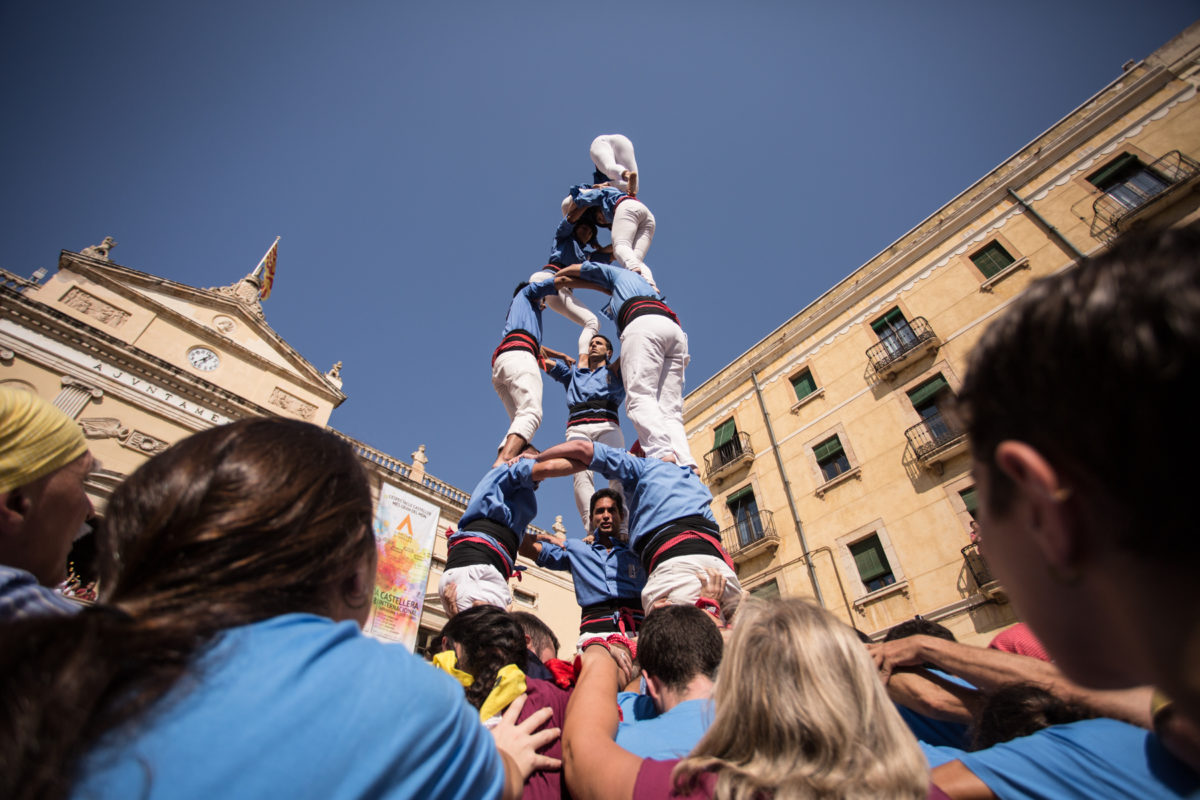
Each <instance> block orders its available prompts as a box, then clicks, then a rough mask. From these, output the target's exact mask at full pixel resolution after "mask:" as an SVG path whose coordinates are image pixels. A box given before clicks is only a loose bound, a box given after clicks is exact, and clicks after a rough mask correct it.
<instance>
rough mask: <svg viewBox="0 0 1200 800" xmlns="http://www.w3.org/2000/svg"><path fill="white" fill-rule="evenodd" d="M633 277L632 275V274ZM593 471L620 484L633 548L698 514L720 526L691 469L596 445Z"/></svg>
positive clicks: (593, 456)
mask: <svg viewBox="0 0 1200 800" xmlns="http://www.w3.org/2000/svg"><path fill="white" fill-rule="evenodd" d="M631 274H632V273H631ZM591 467H592V469H593V470H595V471H596V472H599V473H600V474H601V475H603V476H604V477H606V478H612V479H616V480H619V481H620V482H621V486H622V487H623V488H624V489H625V503H626V505H628V506H629V547H630V549H637V543H638V541H639V540H640V539H641V538H642V537H643V536H644V535H645V534H646V533H648V532H649V531H652V530H654V529H655V528H657V527H659V526H661V525H665V524H667V523H668V522H673V521H675V520H677V519H682V518H683V517H690V516H693V515H696V514H699V515H700V516H702V517H704V518H705V519H707V520H708V521H710V522H712V524H713V525H716V524H717V522H716V520H715V519H713V515H712V511H711V510H710V509H709V504H710V503H712V499H713V498H712V493H710V492H709V491H708V487H707V486H705V485H704V484H703V483H702V482H701V481H700V478H699V476H697V475H696V473H695V472H693V471H692V470H691V469H689V468H688V467H683V466H680V465H679V464H672V463H671V462H669V461H660V460H659V459H657V458H650V457H646V458H639V457H638V456H634V455H630V454H629V453H627V452H625V451H624V450H619V449H617V448H615V447H609V446H608V445H604V444H601V443H600V442H593V443H592V463H591Z"/></svg>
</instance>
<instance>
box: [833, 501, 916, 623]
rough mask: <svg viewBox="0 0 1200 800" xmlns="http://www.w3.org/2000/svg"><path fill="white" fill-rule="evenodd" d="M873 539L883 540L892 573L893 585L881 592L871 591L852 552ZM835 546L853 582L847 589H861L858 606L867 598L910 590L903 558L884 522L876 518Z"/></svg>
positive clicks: (855, 601)
mask: <svg viewBox="0 0 1200 800" xmlns="http://www.w3.org/2000/svg"><path fill="white" fill-rule="evenodd" d="M872 536H875V537H877V538H878V539H879V545H880V548H881V549H882V550H883V554H884V557H885V558H886V559H887V563H888V567H889V568H890V569H891V573H892V582H891V583H889V584H887V585H885V586H881V587H879V588H877V589H869V588H868V587H867V585H866V584H865V583H863V581H862V579H861V577H860V574H859V571H858V562H857V561H856V560H855V558H854V555H853V554H852V553H851V550H850V548H851V546H853V545H856V544H859V543H860V542H864V541H866V540H868V539H870V538H871V537H872ZM835 544H836V549H837V553H838V562H839V566H840V567H841V569H842V571H843V572H844V573H845V574H846V576H847V577H849V579H850V580H849V582H848V583H847V589H851V588H853V587H857V595H856V596H855V598H854V601H853V602H854V604H856V605H858V604H860V603H861V602H862V601H864V600H866V599H872V598H874V597H877V596H883V595H888V594H891V593H892V592H899V591H904V590H906V587H907V586H908V578H907V576H906V575H905V573H904V566H903V565H902V564H901V562H900V557H899V555H898V554H897V553H896V548H895V547H894V546H893V544H892V540H891V537H890V536H889V534H888V531H887V526H885V525H884V524H883V520H882V519H876V520H874V521H872V522H870V523H868V524H866V525H863V526H862V527H860V528H856V529H855V530H853V531H851V532H850V533H847V534H845V535H844V536H839V537H838V538H837V539H836V540H835Z"/></svg>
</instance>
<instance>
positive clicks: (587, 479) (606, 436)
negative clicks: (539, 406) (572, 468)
mask: <svg viewBox="0 0 1200 800" xmlns="http://www.w3.org/2000/svg"><path fill="white" fill-rule="evenodd" d="M573 439H574V440H579V439H588V440H590V441H593V442H600V443H601V444H606V445H608V446H609V447H616V448H618V449H620V450H624V449H625V437H624V436H623V435H622V434H621V426H619V425H617V424H616V423H615V422H589V423H586V424H584V425H571V426H569V427H568V428H567V441H568V442H569V441H571V440H573ZM595 481H596V477H595V475H594V474H593V473H592V471H591V470H590V469H585V470H583V471H582V472H576V473H575V507H576V508H577V509H578V510H579V517H580V519H582V520H583V529H584V530H585V531H587V532H588V533H591V532H592V520H591V514H590V513H589V512H590V510H591V505H592V495H593V494H595V493H596V483H595ZM608 488H610V489H612V490H613V491H615V492H616V493H617V494H619V495H620V496H621V505H622V507H623V506H624V504H625V488H624V487H623V486H622V485H621V482H620V481H618V480H610V481H609V482H608ZM628 517H629V512H628V511H626V512H625V514H623V515H622V516H621V534H622V536H623V537H624V538H628V536H629V527H628V522H627V519H628Z"/></svg>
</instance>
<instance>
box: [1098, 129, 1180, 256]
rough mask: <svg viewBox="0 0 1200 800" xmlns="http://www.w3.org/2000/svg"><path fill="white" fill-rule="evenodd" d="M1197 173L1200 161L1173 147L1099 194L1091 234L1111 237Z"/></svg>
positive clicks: (1107, 238)
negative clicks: (1145, 209) (1157, 200)
mask: <svg viewBox="0 0 1200 800" xmlns="http://www.w3.org/2000/svg"><path fill="white" fill-rule="evenodd" d="M1198 174H1200V163H1197V162H1196V161H1194V160H1193V159H1191V158H1188V157H1187V156H1185V155H1184V154H1183V153H1180V152H1179V151H1178V150H1172V151H1171V152H1169V153H1167V154H1166V155H1164V156H1163V157H1162V158H1160V159H1158V160H1157V161H1155V162H1153V163H1152V164H1149V165H1148V166H1146V167H1145V168H1143V169H1141V170H1139V171H1138V172H1136V173H1134V174H1133V175H1131V176H1129V178H1128V179H1126V180H1124V181H1122V182H1121V183H1119V184H1117V185H1116V186H1113V187H1112V188H1110V189H1108V190H1107V191H1105V192H1104V194H1102V195H1100V196H1099V197H1097V198H1096V201H1095V202H1094V203H1092V211H1093V212H1094V214H1093V216H1092V235H1093V236H1095V237H1096V238H1098V239H1104V240H1105V241H1110V240H1112V239H1113V238H1115V237H1116V236H1117V235H1118V234H1119V233H1122V231H1123V229H1122V226H1123V225H1126V226H1127V223H1129V222H1131V221H1132V218H1133V217H1134V216H1135V215H1136V214H1137V212H1139V211H1140V210H1142V209H1143V208H1144V207H1146V206H1147V205H1149V204H1150V203H1151V202H1153V201H1154V200H1155V199H1157V198H1159V197H1161V196H1162V195H1164V194H1166V193H1167V191H1168V190H1170V189H1171V188H1172V187H1174V186H1178V185H1179V184H1182V183H1184V182H1185V181H1188V180H1190V179H1191V178H1194V177H1195V176H1196V175H1198Z"/></svg>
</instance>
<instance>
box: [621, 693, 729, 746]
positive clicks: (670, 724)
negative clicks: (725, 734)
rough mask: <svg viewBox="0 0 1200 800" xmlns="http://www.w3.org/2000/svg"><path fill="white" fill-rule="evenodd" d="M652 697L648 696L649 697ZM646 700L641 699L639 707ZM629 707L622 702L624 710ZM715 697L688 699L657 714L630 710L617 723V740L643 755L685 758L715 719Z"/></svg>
mask: <svg viewBox="0 0 1200 800" xmlns="http://www.w3.org/2000/svg"><path fill="white" fill-rule="evenodd" d="M649 699H650V698H648V697H647V698H646V700H649ZM644 706H645V703H642V702H641V701H638V702H637V706H636V707H637V708H639V709H640V708H644ZM626 707H634V706H625V705H623V706H622V711H624V709H625V708H626ZM713 713H714V712H713V704H712V701H711V700H684V701H683V702H682V703H680V704H679V705H677V706H675V707H674V708H672V709H671V710H670V711H666V712H664V713H662V714H658V715H657V716H645V715H641V716H633V717H631V716H630V715H628V714H626V716H625V719H624V720H623V721H622V722H621V724H620V725H618V726H617V744H619V745H620V746H621V747H623V748H624V749H626V750H628V751H629V752H631V753H633V754H634V755H635V756H641V757H642V758H657V759H668V758H682V757H684V756H686V755H687V754H688V753H690V752H692V750H693V748H695V746H696V744H697V743H698V742H699V741H700V739H701V738H703V736H704V734H705V733H706V732H707V731H708V728H709V726H711V725H712V722H713Z"/></svg>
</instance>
